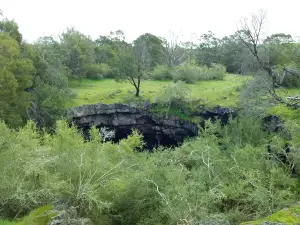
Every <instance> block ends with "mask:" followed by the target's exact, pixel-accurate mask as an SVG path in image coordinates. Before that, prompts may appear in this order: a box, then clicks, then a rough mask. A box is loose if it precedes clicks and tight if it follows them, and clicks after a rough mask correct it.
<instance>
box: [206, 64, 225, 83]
mask: <svg viewBox="0 0 300 225" xmlns="http://www.w3.org/2000/svg"><path fill="white" fill-rule="evenodd" d="M225 74H226V67H225V66H223V65H222V64H216V63H213V64H212V65H211V67H210V68H209V69H208V71H207V77H206V80H223V79H224V77H225Z"/></svg>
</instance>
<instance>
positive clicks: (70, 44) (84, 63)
mask: <svg viewBox="0 0 300 225" xmlns="http://www.w3.org/2000/svg"><path fill="white" fill-rule="evenodd" d="M60 41H61V47H62V53H61V54H63V55H64V64H65V65H66V66H67V67H68V68H69V69H70V72H71V76H72V77H73V78H84V77H85V76H86V72H87V68H88V66H89V65H91V64H93V63H94V62H95V52H94V43H93V42H92V40H91V39H90V38H89V37H87V36H85V35H84V34H82V33H80V32H79V31H77V30H75V29H74V28H71V29H67V31H66V32H64V33H62V35H61V37H60Z"/></svg>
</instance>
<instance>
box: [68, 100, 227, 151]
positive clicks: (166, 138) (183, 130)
mask: <svg viewBox="0 0 300 225" xmlns="http://www.w3.org/2000/svg"><path fill="white" fill-rule="evenodd" d="M152 106H153V104H151V103H148V102H145V103H130V104H121V103H117V104H110V105H107V104H102V103H98V104H94V105H82V106H78V107H73V108H72V109H70V110H69V111H68V113H67V114H68V118H70V120H71V121H72V122H73V123H74V124H75V125H76V126H77V127H78V128H79V129H81V130H83V132H84V134H85V136H86V137H88V131H89V129H90V128H91V127H92V126H96V127H97V128H101V127H106V128H107V129H109V130H114V131H115V137H114V138H113V140H114V141H118V140H120V139H122V138H126V137H127V136H128V134H130V133H131V132H132V130H133V129H137V130H138V131H139V132H140V133H142V134H143V136H144V140H145V142H146V144H147V148H148V149H152V148H153V147H156V146H158V145H162V146H166V147H171V146H176V145H178V144H180V143H181V142H182V141H183V140H184V138H187V137H193V136H196V135H197V134H198V124H196V123H193V122H191V121H187V120H181V119H179V118H178V117H176V116H170V115H158V114H154V113H151V112H150V111H151V110H150V108H151V107H152ZM231 112H232V111H231V110H229V109H227V108H221V107H217V108H216V109H214V110H202V111H201V113H200V112H199V113H198V114H199V115H197V116H202V118H204V119H209V118H215V117H216V116H219V117H220V118H221V119H222V118H227V117H228V115H229V114H230V113H231Z"/></svg>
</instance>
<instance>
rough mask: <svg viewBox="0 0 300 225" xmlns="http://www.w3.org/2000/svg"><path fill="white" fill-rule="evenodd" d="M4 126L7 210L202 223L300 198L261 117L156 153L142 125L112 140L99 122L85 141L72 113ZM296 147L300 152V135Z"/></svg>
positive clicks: (211, 128) (0, 147)
mask: <svg viewBox="0 0 300 225" xmlns="http://www.w3.org/2000/svg"><path fill="white" fill-rule="evenodd" d="M249 124H251V126H250V125H249ZM0 128H1V129H0V166H1V168H0V177H1V185H0V208H1V209H2V210H1V211H0V218H1V217H2V218H13V217H15V216H16V215H19V216H22V215H24V214H25V213H28V212H29V211H31V210H33V209H35V208H37V207H39V206H41V205H44V204H46V203H53V202H64V203H67V204H69V205H70V206H75V207H76V208H77V209H78V211H79V214H80V215H82V216H85V217H90V218H92V219H93V220H94V222H95V224H125V225H127V224H128V225H129V224H130V225H132V224H140V225H142V224H143V225H147V224H149V225H150V224H151V225H152V224H187V223H186V221H189V222H188V224H198V222H199V221H200V220H202V219H204V218H207V217H211V216H214V215H218V216H221V217H223V218H227V219H229V220H230V221H232V222H237V221H241V220H247V219H251V218H256V217H258V216H262V215H267V214H269V213H271V212H273V211H275V210H277V209H278V208H281V207H283V206H285V205H286V204H289V203H290V202H293V201H295V199H297V187H298V186H296V185H297V183H296V179H295V178H292V177H290V175H289V174H290V171H289V170H288V169H287V167H286V166H283V165H282V164H281V163H274V161H272V160H269V157H267V152H266V144H267V142H268V140H269V135H268V134H266V133H264V132H263V131H262V128H261V126H260V124H259V123H258V122H255V121H253V120H250V121H241V119H240V122H238V121H236V120H232V121H231V122H230V123H229V124H228V125H227V126H221V125H220V124H219V123H216V124H215V125H213V124H211V123H210V122H207V123H206V126H205V128H203V129H202V130H201V134H200V136H199V137H197V138H196V139H195V140H193V141H189V142H186V143H184V144H183V145H182V146H181V147H178V148H177V149H176V151H166V150H165V151H162V152H161V151H155V152H153V153H152V154H149V153H147V152H142V153H134V149H135V148H137V147H138V148H142V146H143V141H142V136H141V135H139V134H138V133H137V132H134V133H133V134H132V135H131V136H129V137H128V138H127V139H124V140H121V141H120V143H119V144H112V143H110V142H101V139H102V138H101V136H99V132H98V131H97V130H96V129H92V131H91V137H92V139H91V141H90V142H84V140H83V138H82V136H81V134H80V133H78V132H77V130H76V129H75V128H69V126H68V125H67V123H66V122H63V121H59V122H58V124H57V130H56V134H54V135H52V136H50V135H48V134H44V135H43V136H40V135H39V134H38V133H37V132H36V129H35V127H34V125H33V124H32V123H28V124H27V126H26V127H24V128H22V129H20V130H19V131H14V130H10V129H9V128H8V127H7V126H6V125H5V124H4V123H0ZM295 129H296V128H295ZM295 135H297V131H296V132H295ZM273 139H274V138H273ZM273 143H275V142H273ZM291 145H292V146H293V154H294V155H299V150H300V149H299V142H296V143H291ZM296 159H298V158H295V161H294V162H293V163H295V166H296V165H297V166H299V160H298V161H297V160H296ZM12 178H13V179H12ZM298 188H299V187H298Z"/></svg>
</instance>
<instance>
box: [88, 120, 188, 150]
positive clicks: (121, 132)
mask: <svg viewBox="0 0 300 225" xmlns="http://www.w3.org/2000/svg"><path fill="white" fill-rule="evenodd" d="M104 127H105V129H107V131H114V136H113V137H112V138H108V139H107V140H108V141H112V142H113V143H119V141H120V140H122V139H125V138H127V137H128V136H129V135H130V134H131V133H132V131H133V130H134V129H136V130H138V131H139V132H140V133H141V134H142V135H143V141H144V143H145V146H144V149H146V150H150V151H151V150H153V149H156V148H158V147H159V146H161V147H165V148H174V147H178V146H180V145H181V144H182V142H183V140H184V138H185V137H189V136H192V135H191V134H185V133H181V134H178V135H176V137H170V136H168V135H166V134H165V133H164V132H161V131H155V130H153V129H152V127H151V126H149V127H147V125H143V129H141V128H140V127H138V126H116V127H113V126H98V127H97V128H98V129H99V132H100V129H101V128H104ZM145 128H146V129H145ZM82 131H83V134H84V137H85V139H86V140H88V139H89V127H85V128H83V129H82ZM137 151H140V150H139V149H137Z"/></svg>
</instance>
